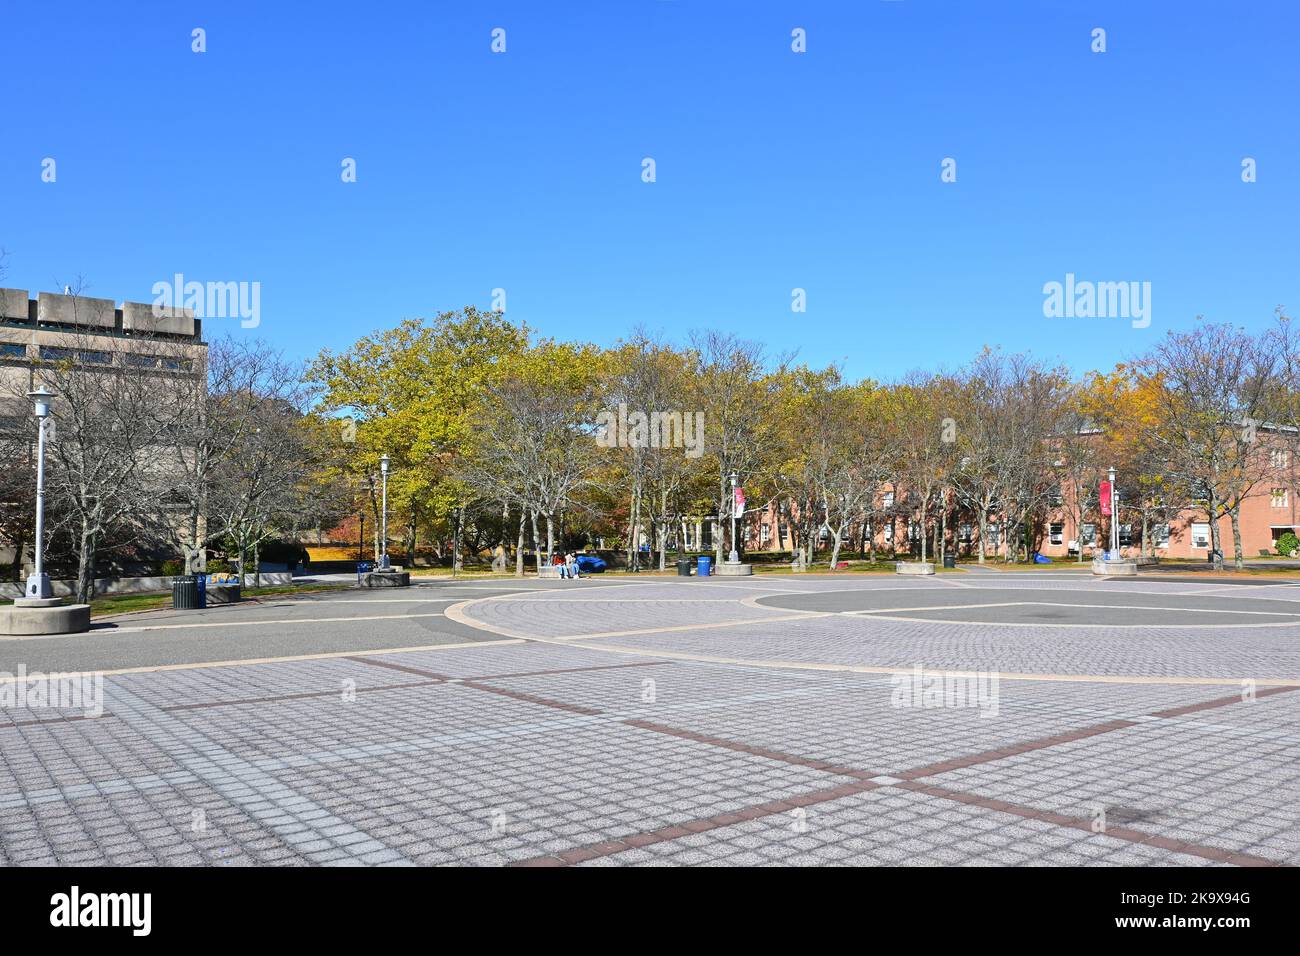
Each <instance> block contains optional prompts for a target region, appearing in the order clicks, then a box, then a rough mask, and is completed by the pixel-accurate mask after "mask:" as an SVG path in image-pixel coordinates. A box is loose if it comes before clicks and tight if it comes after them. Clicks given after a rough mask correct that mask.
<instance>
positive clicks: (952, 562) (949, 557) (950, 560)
mask: <svg viewBox="0 0 1300 956" xmlns="http://www.w3.org/2000/svg"><path fill="white" fill-rule="evenodd" d="M943 566H944V567H945V568H955V567H957V555H955V554H945V555H944V556H943Z"/></svg>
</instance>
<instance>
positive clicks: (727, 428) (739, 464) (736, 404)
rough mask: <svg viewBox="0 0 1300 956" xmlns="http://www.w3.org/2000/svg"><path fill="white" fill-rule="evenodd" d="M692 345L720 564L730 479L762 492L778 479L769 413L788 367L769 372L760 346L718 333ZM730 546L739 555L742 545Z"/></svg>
mask: <svg viewBox="0 0 1300 956" xmlns="http://www.w3.org/2000/svg"><path fill="white" fill-rule="evenodd" d="M692 344H693V349H692V351H693V357H694V362H695V368H694V372H693V374H694V377H695V379H696V381H697V382H698V387H699V390H700V395H701V405H702V406H703V411H704V416H705V434H706V436H707V439H706V446H707V447H706V451H705V455H706V457H707V458H708V459H709V461H710V462H711V463H712V465H713V467H714V472H713V474H714V477H715V479H716V481H717V485H716V497H715V499H714V500H715V502H716V503H717V515H718V521H719V524H720V525H721V526H722V527H721V529H720V530H722V534H719V535H718V536H717V538H716V539H715V540H714V545H713V546H714V558H715V560H716V561H717V562H718V563H719V564H721V563H722V554H723V550H724V538H730V527H729V525H730V524H731V522H730V521H729V520H727V519H729V518H731V516H732V515H733V513H734V507H735V503H734V499H733V497H732V494H731V482H730V476H731V474H732V473H733V472H734V473H735V474H736V475H737V476H738V477H739V480H740V481H741V482H742V483H746V484H750V485H756V486H757V487H758V488H759V489H761V488H762V487H763V485H764V483H765V482H770V481H771V479H772V478H773V477H774V475H775V466H776V463H777V461H778V460H779V459H777V458H776V457H774V455H773V450H774V449H776V448H778V447H779V442H778V436H777V434H776V426H777V421H778V417H777V416H775V415H773V414H772V413H771V411H772V409H773V408H774V407H776V402H777V401H778V400H779V399H778V396H779V394H780V389H781V385H782V371H783V369H784V365H785V362H780V363H778V367H777V368H776V369H775V370H773V371H770V372H769V371H768V370H767V368H766V356H765V353H764V351H763V347H762V346H761V345H759V344H758V343H756V342H747V341H744V340H742V339H739V338H737V337H736V336H734V335H728V334H724V333H721V332H716V331H711V332H705V333H702V334H698V335H696V336H694V338H693V340H692ZM751 490H752V489H751ZM756 497H761V496H756ZM732 546H733V547H735V548H736V550H737V551H739V550H740V548H739V543H738V542H732Z"/></svg>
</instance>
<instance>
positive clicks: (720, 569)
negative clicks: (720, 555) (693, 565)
mask: <svg viewBox="0 0 1300 956" xmlns="http://www.w3.org/2000/svg"><path fill="white" fill-rule="evenodd" d="M713 573H714V574H717V575H721V576H723V577H744V576H746V575H750V574H753V573H754V566H753V565H752V564H741V563H740V562H739V561H723V562H722V563H721V564H719V565H718V566H717V567H716V568H714V569H713Z"/></svg>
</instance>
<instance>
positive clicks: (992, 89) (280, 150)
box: [0, 0, 1300, 377]
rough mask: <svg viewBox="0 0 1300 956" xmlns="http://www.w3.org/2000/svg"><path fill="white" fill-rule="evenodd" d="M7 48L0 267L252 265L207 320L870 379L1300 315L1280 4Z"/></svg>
mask: <svg viewBox="0 0 1300 956" xmlns="http://www.w3.org/2000/svg"><path fill="white" fill-rule="evenodd" d="M200 27H201V28H203V29H204V30H206V45H207V51H206V52H204V53H195V52H193V51H192V49H191V46H192V43H193V40H192V32H191V31H192V30H193V29H195V28H200ZM1097 27H1101V28H1104V29H1105V30H1106V52H1104V53H1094V52H1093V51H1092V45H1093V38H1092V30H1093V29H1094V28H1097ZM494 28H502V29H504V30H505V31H506V33H505V37H506V52H505V53H501V54H494V53H493V52H492V50H491V43H492V35H491V34H492V30H493V29H494ZM795 28H803V29H804V30H806V36H807V52H806V53H802V54H799V53H795V52H793V51H792V49H791V44H792V42H793V41H792V37H791V31H792V30H794V29H795ZM0 38H3V39H2V41H0V48H3V49H4V51H5V66H4V80H3V108H2V109H0V116H3V117H4V120H5V122H4V123H3V129H4V146H3V148H0V247H4V248H5V249H7V250H8V253H9V256H8V277H7V279H6V280H5V284H6V285H8V286H11V287H20V288H22V287H25V288H28V289H30V290H31V291H32V292H33V294H34V293H35V292H36V291H39V290H55V289H57V288H60V286H59V285H58V284H59V283H62V282H68V281H71V277H73V276H76V275H78V274H80V275H82V276H84V277H85V278H86V280H87V281H88V282H89V283H90V288H89V289H87V294H90V295H99V296H103V297H106V298H114V299H116V300H118V301H121V300H123V299H132V300H137V301H151V300H152V298H153V295H152V288H153V285H154V283H155V282H159V281H163V280H170V278H171V277H172V276H173V275H174V274H175V273H177V272H180V273H183V274H184V275H185V277H186V278H187V279H193V280H199V281H223V282H224V281H235V282H240V281H243V282H260V283H261V324H260V327H258V328H257V329H252V330H243V329H240V328H239V325H238V323H237V322H235V321H232V320H216V319H213V320H209V321H208V322H207V323H206V327H207V329H208V331H209V332H212V331H215V330H217V329H219V328H223V327H230V328H233V329H234V330H235V331H236V332H238V334H241V335H256V336H260V337H263V338H265V339H266V340H268V341H269V342H271V343H272V344H273V345H275V346H277V347H280V348H283V349H285V350H286V351H288V352H290V353H291V354H294V355H300V356H309V355H312V354H315V352H316V351H317V350H318V349H320V348H321V347H324V346H330V347H335V348H340V347H345V346H346V345H347V344H349V343H350V342H351V341H353V340H354V339H355V338H356V337H357V336H358V335H360V334H362V333H363V332H366V331H370V330H372V329H375V328H378V327H383V326H386V325H392V324H395V323H396V322H397V321H398V320H400V319H402V318H404V317H411V316H419V315H430V314H433V313H435V312H438V311H441V310H446V309H454V308H459V307H460V306H463V305H466V304H476V305H479V306H480V307H484V308H487V307H490V306H491V305H492V290H493V289H496V288H502V289H504V290H505V292H506V306H507V314H508V315H509V316H510V317H512V318H514V319H520V320H524V321H526V322H527V323H528V324H530V325H531V326H534V327H535V328H537V329H539V330H540V331H541V332H543V333H544V334H547V335H554V336H558V337H562V338H587V339H592V340H595V341H598V342H602V343H608V342H612V341H613V340H615V339H617V338H618V337H619V336H621V335H624V334H626V333H627V332H628V331H629V330H630V329H631V328H632V327H633V326H635V325H644V326H646V327H648V328H650V329H654V330H661V331H663V332H664V333H665V334H667V335H668V336H669V337H674V338H682V337H684V335H685V333H686V332H687V331H688V330H690V329H693V328H703V327H713V328H719V329H724V330H730V331H735V332H737V333H739V334H742V335H744V336H746V337H749V338H755V339H759V340H761V341H763V342H765V343H767V344H768V345H769V347H770V348H771V349H772V351H774V352H782V351H788V350H793V349H798V350H799V355H800V356H801V357H802V358H804V359H806V360H808V361H810V362H815V363H825V362H830V361H842V362H843V364H844V365H845V367H846V370H847V371H848V372H849V374H850V375H852V376H855V377H857V376H868V375H870V376H877V377H890V376H893V375H896V374H899V373H901V372H903V371H905V370H907V369H909V368H914V367H930V366H937V365H941V364H945V365H948V366H953V365H958V364H960V363H962V362H963V361H965V360H966V359H968V358H969V357H970V356H972V355H973V354H974V353H975V352H976V351H977V350H978V349H979V348H980V347H981V346H982V345H984V344H986V343H987V344H991V345H1002V346H1003V347H1005V348H1007V349H1010V350H1021V349H1028V350H1031V351H1033V352H1034V353H1036V354H1039V355H1042V356H1044V357H1049V358H1060V359H1062V360H1064V361H1066V362H1067V363H1069V364H1070V365H1071V366H1072V367H1074V368H1075V369H1077V370H1086V369H1088V368H1093V367H1101V366H1108V365H1110V364H1111V363H1113V362H1114V361H1116V360H1119V359H1122V358H1124V357H1125V356H1127V355H1131V354H1134V353H1136V352H1138V351H1140V350H1142V349H1143V348H1144V347H1145V346H1146V345H1147V344H1148V343H1150V342H1151V341H1153V340H1154V339H1155V338H1156V337H1158V336H1161V335H1163V334H1164V332H1165V330H1167V329H1169V328H1178V327H1185V326H1187V325H1189V324H1191V323H1192V321H1193V320H1194V317H1195V316H1196V315H1197V314H1204V315H1205V316H1206V317H1207V318H1211V319H1215V320H1231V321H1236V322H1240V323H1242V324H1246V325H1248V326H1258V325H1263V324H1264V323H1266V322H1267V321H1269V319H1270V317H1271V314H1272V311H1273V309H1274V307H1275V306H1277V305H1278V304H1282V303H1285V304H1287V305H1289V306H1290V307H1291V311H1293V312H1296V313H1300V222H1298V218H1297V210H1300V149H1298V148H1297V146H1298V145H1300V122H1298V121H1300V109H1298V108H1297V103H1296V97H1297V91H1298V90H1300V78H1298V77H1300V74H1297V62H1298V61H1300V56H1298V54H1300V4H1297V3H1295V2H1268V0H1263V2H1249V3H1246V2H1216V3H1209V2H1178V3H1173V2H1154V0H1144V2H1137V0H1121V2H1083V0H1078V2H1062V0H1037V2H1028V0H999V2H989V3H970V2H965V0H853V2H830V0H804V2H764V0H585V2H577V0H574V2H562V0H527V2H512V3H506V2H468V0H466V2H449V0H448V2H442V0H422V2H411V3H386V2H376V3H358V2H347V3H340V2H329V0H324V2H313V3H310V4H308V3H271V2H266V0H258V2H230V0H220V2H218V0H210V2H178V0H165V2H162V0H159V2H151V0H133V2H130V3H121V4H116V3H102V2H94V3H90V2H81V3H60V2H57V0H3V6H2V7H0ZM646 157H651V158H653V159H654V160H655V164H656V169H655V172H656V181H655V182H653V183H646V182H643V181H642V160H643V159H644V158H646ZM949 157H951V158H952V159H955V160H956V163H957V167H956V168H957V181H956V182H952V183H945V182H942V181H941V178H940V173H941V163H942V161H943V160H944V159H945V158H949ZM1246 157H1250V158H1253V159H1254V160H1255V161H1256V163H1257V178H1258V181H1257V182H1254V183H1249V184H1248V183H1243V182H1242V160H1243V158H1246ZM45 158H53V159H54V160H55V161H56V164H57V166H56V174H57V178H56V181H55V182H53V183H49V182H43V181H42V161H43V160H44V159H45ZM345 158H352V159H354V160H355V161H356V171H357V181H356V182H355V183H344V182H342V180H341V164H342V162H343V160H344V159H345ZM1067 273H1073V274H1075V275H1076V277H1077V278H1078V279H1080V280H1092V281H1116V282H1118V281H1136V282H1150V283H1151V316H1152V321H1151V324H1150V326H1149V327H1148V328H1144V329H1135V328H1133V327H1132V323H1131V322H1130V321H1129V320H1128V319H1125V318H1105V319H1101V318H1051V319H1049V318H1045V317H1044V314H1043V301H1044V295H1043V285H1044V283H1047V282H1051V281H1062V282H1063V281H1064V279H1065V276H1066V274H1067ZM796 287H798V288H803V289H805V290H806V295H807V311H806V312H805V313H802V314H798V313H793V312H792V311H791V290H792V289H794V288H796Z"/></svg>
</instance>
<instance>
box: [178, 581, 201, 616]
mask: <svg viewBox="0 0 1300 956" xmlns="http://www.w3.org/2000/svg"><path fill="white" fill-rule="evenodd" d="M201 606H202V605H200V604H199V582H198V579H197V578H196V577H194V576H193V575H192V574H184V575H181V576H180V577H176V578H173V579H172V607H174V608H176V610H178V611H197V610H198V609H199V608H200V607H201Z"/></svg>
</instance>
